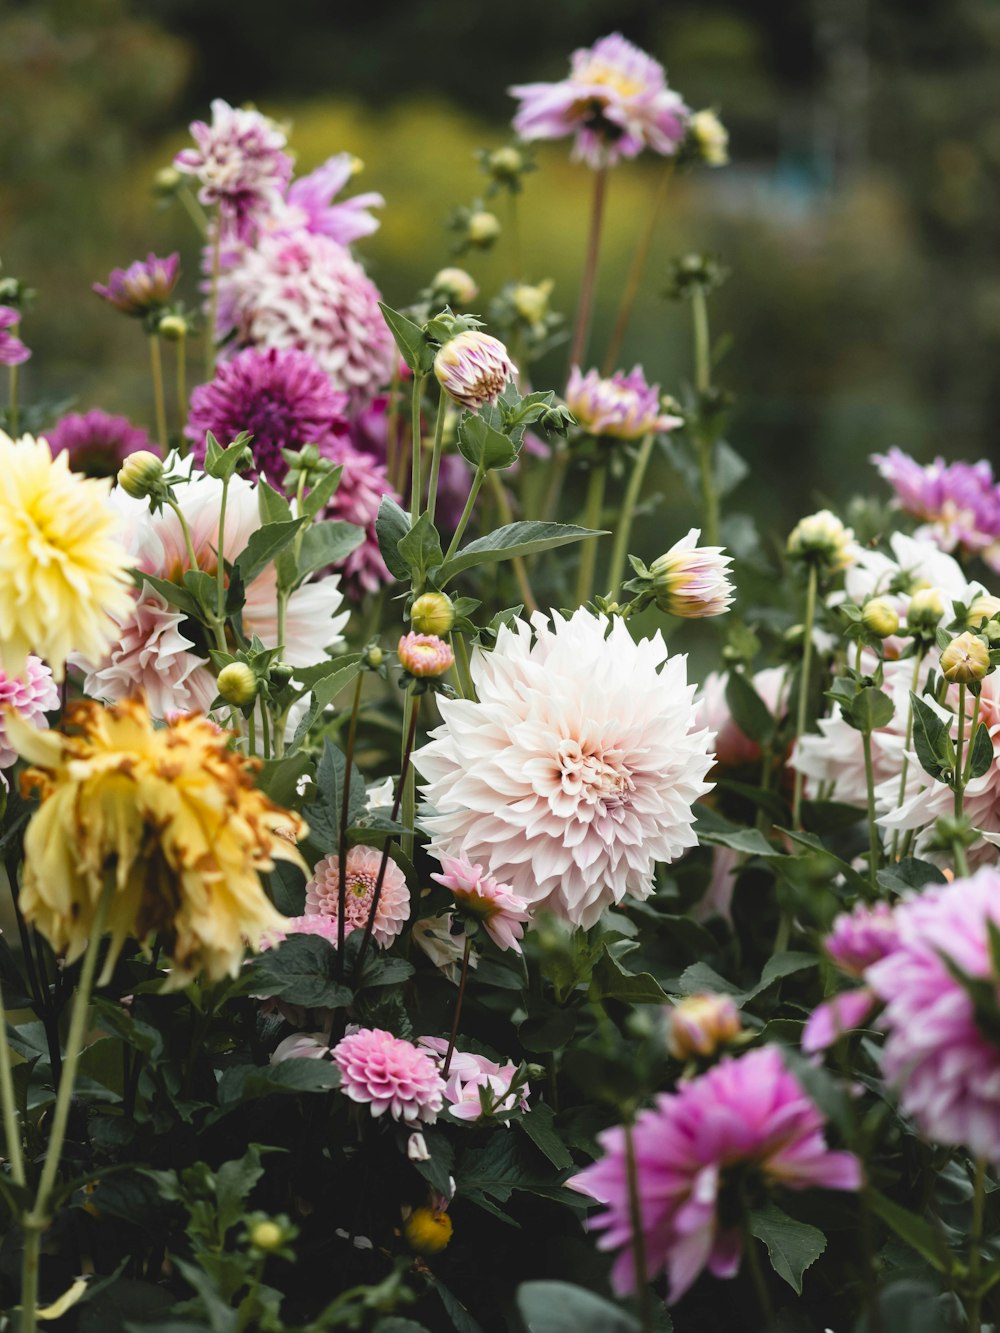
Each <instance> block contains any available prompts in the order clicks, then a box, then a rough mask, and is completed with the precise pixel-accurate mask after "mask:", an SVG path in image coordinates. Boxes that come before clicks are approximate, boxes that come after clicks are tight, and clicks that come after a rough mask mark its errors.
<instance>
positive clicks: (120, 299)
mask: <svg viewBox="0 0 1000 1333" xmlns="http://www.w3.org/2000/svg"><path fill="white" fill-rule="evenodd" d="M179 264H180V255H179V254H173V255H168V256H167V258H166V259H157V257H156V255H154V254H153V253H152V252H150V253H149V254H148V255H147V256H146V258H145V259H137V260H136V261H135V263H134V264H129V266H128V268H113V269H112V270H111V276H110V277H109V278H108V283H107V286H106V287H105V286H103V285H102V284H101V283H99V282H95V283H94V284H93V290H94V291H95V292H96V293H97V295H98V296H100V297H103V299H104V300H105V301H108V302H110V304H111V305H113V306H114V307H115V309H116V310H120V311H121V312H122V314H123V315H135V316H136V317H137V318H141V317H142V316H143V315H148V314H149V312H150V311H151V310H159V309H160V308H161V307H162V306H165V305H166V304H167V302H168V301H169V300H170V294H171V292H172V291H173V290H174V287H175V286H176V285H177V274H178V266H179Z"/></svg>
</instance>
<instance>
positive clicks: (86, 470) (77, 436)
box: [45, 407, 160, 477]
mask: <svg viewBox="0 0 1000 1333" xmlns="http://www.w3.org/2000/svg"><path fill="white" fill-rule="evenodd" d="M45 438H46V439H47V440H48V442H49V448H50V449H51V450H52V457H53V458H55V456H56V454H62V453H65V454H67V455H68V456H69V465H70V469H71V470H72V471H73V472H82V473H83V474H84V476H87V477H115V476H117V475H118V469H119V468H120V467H121V465H122V463H124V461H125V459H126V458H128V457H129V456H130V455H131V454H137V453H140V452H145V453H152V454H158V453H159V452H160V451H159V449H158V448H157V446H156V445H155V444H154V443H153V442H152V440H151V439H150V438H149V436H148V435H147V433H146V432H145V431H144V430H143V429H142V427H141V426H133V425H132V423H131V421H129V420H128V418H127V417H115V416H111V415H110V413H108V412H102V411H101V409H100V408H99V407H92V408H91V409H90V411H89V412H70V413H69V414H68V415H67V416H64V417H60V419H59V421H58V422H57V423H56V424H55V425H54V426H53V427H52V429H51V430H50V431H48V432H47V433H46V436H45Z"/></svg>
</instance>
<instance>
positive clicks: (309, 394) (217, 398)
mask: <svg viewBox="0 0 1000 1333" xmlns="http://www.w3.org/2000/svg"><path fill="white" fill-rule="evenodd" d="M346 405H347V396H346V394H343V393H338V392H337V390H336V389H334V387H333V385H332V384H331V383H330V379H329V377H328V376H327V375H325V374H324V373H323V371H322V370H321V369H320V368H319V366H318V365H317V364H316V362H315V361H314V360H313V358H312V357H311V356H309V355H308V353H306V352H299V351H296V349H295V348H291V347H290V348H284V349H279V348H277V347H270V348H268V349H267V350H266V351H262V350H260V349H259V348H256V347H248V348H246V350H245V351H242V352H239V353H238V354H237V355H236V356H234V357H233V359H232V360H231V361H224V362H221V363H220V364H219V365H218V366H217V368H216V372H215V378H214V379H213V380H212V381H211V382H210V383H209V384H202V385H199V386H198V388H197V389H195V391H194V393H193V394H192V395H191V410H190V414H189V416H188V424H187V430H186V434H187V435H188V436H189V438H190V439H191V440H192V441H193V442H194V455H195V458H196V459H197V460H198V462H202V461H204V457H205V433H206V431H211V432H212V434H213V435H214V436H215V437H216V439H218V440H220V441H221V442H222V443H226V442H227V441H228V440H232V439H235V437H236V436H237V435H239V433H240V431H244V430H246V431H249V432H250V433H251V434H252V435H253V439H252V440H251V441H250V448H251V450H252V451H253V456H254V472H255V475H257V474H260V473H263V474H264V475H265V476H266V477H267V479H268V481H269V482H271V484H272V485H280V483H281V481H282V480H283V478H284V476H285V473H286V472H287V471H288V464H287V463H286V461H285V460H284V458H282V456H281V451H282V449H300V448H301V447H302V445H304V444H316V445H319V446H320V448H323V446H324V445H326V444H327V443H328V442H329V441H330V440H331V439H332V438H334V437H335V436H338V435H343V434H344V433H345V432H346V430H347V420H346V418H345V416H344V409H345V407H346Z"/></svg>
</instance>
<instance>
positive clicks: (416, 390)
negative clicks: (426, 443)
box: [410, 374, 424, 524]
mask: <svg viewBox="0 0 1000 1333" xmlns="http://www.w3.org/2000/svg"><path fill="white" fill-rule="evenodd" d="M423 390H424V376H423V375H416V374H415V375H414V376H413V402H412V405H411V408H410V420H411V422H412V428H411V435H412V444H411V458H410V469H411V470H410V523H411V524H413V523H416V521H417V519H418V518H419V517H420V448H421V440H420V400H421V397H422V395H423Z"/></svg>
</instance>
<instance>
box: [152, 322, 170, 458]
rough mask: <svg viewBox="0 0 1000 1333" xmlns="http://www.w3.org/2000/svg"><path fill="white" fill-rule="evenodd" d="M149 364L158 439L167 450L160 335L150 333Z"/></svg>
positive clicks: (162, 447)
mask: <svg viewBox="0 0 1000 1333" xmlns="http://www.w3.org/2000/svg"><path fill="white" fill-rule="evenodd" d="M149 364H150V371H151V373H152V377H153V409H154V411H155V413H156V439H157V443H158V444H159V446H160V448H161V449H162V450H163V451H164V453H166V450H167V406H166V400H165V398H164V394H163V354H162V352H161V350H160V335H159V334H158V333H151V334H150V335H149Z"/></svg>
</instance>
